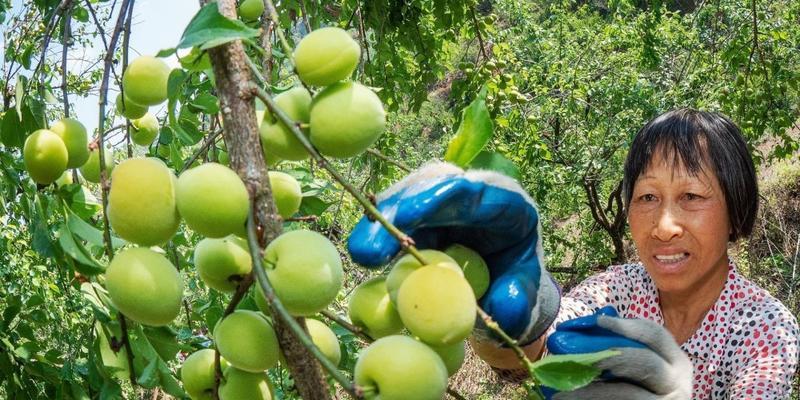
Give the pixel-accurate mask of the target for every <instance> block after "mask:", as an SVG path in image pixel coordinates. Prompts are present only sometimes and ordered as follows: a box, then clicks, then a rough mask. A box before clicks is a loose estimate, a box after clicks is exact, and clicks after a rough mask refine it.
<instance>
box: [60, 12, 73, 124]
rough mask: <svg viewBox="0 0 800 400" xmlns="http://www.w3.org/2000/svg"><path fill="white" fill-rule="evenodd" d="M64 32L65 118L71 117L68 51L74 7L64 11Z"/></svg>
mask: <svg viewBox="0 0 800 400" xmlns="http://www.w3.org/2000/svg"><path fill="white" fill-rule="evenodd" d="M63 18H64V34H63V35H62V40H61V41H62V42H63V43H62V46H61V49H62V50H61V95H62V98H63V99H64V118H69V94H68V92H67V53H68V52H69V42H70V40H71V39H70V29H71V23H72V7H70V8H69V9H67V10H66V12H65V13H64V17H63Z"/></svg>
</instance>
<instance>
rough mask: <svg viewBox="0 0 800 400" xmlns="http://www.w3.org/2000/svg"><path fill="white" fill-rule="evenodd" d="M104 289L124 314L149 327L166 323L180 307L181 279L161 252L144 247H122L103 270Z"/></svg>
mask: <svg viewBox="0 0 800 400" xmlns="http://www.w3.org/2000/svg"><path fill="white" fill-rule="evenodd" d="M106 289H107V290H108V297H110V298H111V301H112V302H113V303H114V306H116V307H117V309H118V310H119V311H120V312H122V314H124V315H125V316H126V317H128V318H130V319H132V320H134V321H136V322H139V323H142V324H145V325H151V326H163V325H167V324H169V323H170V322H172V320H174V319H175V317H177V316H178V312H180V309H181V300H182V299H183V281H182V280H181V276H180V274H178V270H177V269H175V267H174V266H173V265H172V263H170V262H169V260H167V259H166V257H164V256H163V255H161V254H158V253H156V252H154V251H152V250H150V249H147V248H144V247H134V248H130V249H127V250H123V251H121V252H119V253H117V255H116V256H114V259H112V260H111V263H110V264H109V265H108V269H107V270H106Z"/></svg>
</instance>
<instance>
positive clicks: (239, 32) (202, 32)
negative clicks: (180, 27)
mask: <svg viewBox="0 0 800 400" xmlns="http://www.w3.org/2000/svg"><path fill="white" fill-rule="evenodd" d="M256 36H258V30H257V29H253V28H250V27H248V26H247V25H245V24H244V22H241V21H238V20H232V19H228V18H226V17H224V16H223V15H222V14H220V13H219V9H218V8H217V3H215V2H211V3H208V4H206V5H205V6H204V7H203V8H201V9H200V11H198V12H197V14H195V16H194V18H192V20H191V21H190V22H189V25H188V26H187V27H186V30H184V31H183V35H182V36H181V41H180V43H178V45H177V46H175V49H166V50H162V51H161V52H159V54H158V55H159V57H164V56H166V55H170V54H173V53H174V52H175V50H176V49H185V48H189V47H195V46H197V47H199V48H200V49H201V50H206V49H210V48H212V47H216V46H219V45H222V44H225V43H228V42H231V41H234V40H237V39H242V40H247V39H249V38H253V37H256Z"/></svg>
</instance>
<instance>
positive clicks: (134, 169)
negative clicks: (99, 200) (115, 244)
mask: <svg viewBox="0 0 800 400" xmlns="http://www.w3.org/2000/svg"><path fill="white" fill-rule="evenodd" d="M175 181H176V179H175V174H173V173H172V170H170V169H169V168H167V165H166V164H164V162H163V161H161V160H159V159H157V158H130V159H127V160H125V161H123V162H121V163H120V164H119V165H118V166H117V167H116V168H114V172H113V173H112V174H111V191H110V192H109V195H108V219H109V221H110V222H111V228H112V229H114V232H116V233H117V234H118V235H119V236H120V237H121V238H123V239H125V240H127V241H129V242H133V243H136V244H138V245H141V246H155V245H160V244H163V243H166V242H167V241H168V240H169V239H170V238H172V235H174V234H175V232H177V231H178V224H179V223H180V216H179V214H178V208H177V206H176V202H175Z"/></svg>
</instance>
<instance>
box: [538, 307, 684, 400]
mask: <svg viewBox="0 0 800 400" xmlns="http://www.w3.org/2000/svg"><path fill="white" fill-rule="evenodd" d="M547 349H548V350H549V351H550V353H551V354H577V353H593V352H597V351H602V350H608V349H614V350H617V351H619V352H620V354H619V355H617V356H613V357H609V358H607V359H605V360H601V361H599V362H597V364H595V366H596V367H598V368H600V369H602V370H603V374H602V375H601V377H600V379H598V380H596V381H595V382H592V383H591V384H589V385H588V386H585V387H583V388H580V389H578V390H574V391H571V392H563V393H556V394H554V395H552V399H554V400H564V399H567V400H570V399H597V400H605V399H621V400H625V399H632V400H651V399H652V400H656V399H659V400H687V399H690V398H691V396H692V376H693V372H692V362H691V361H690V360H689V357H687V356H686V354H685V353H684V352H683V350H681V348H680V346H678V344H677V343H676V342H675V339H674V338H673V337H672V334H670V333H669V331H667V330H666V329H665V328H664V327H662V326H661V325H659V324H657V323H655V322H653V321H650V320H646V319H625V318H619V317H617V313H616V311H615V310H614V308H613V307H611V306H607V307H604V308H601V309H600V310H598V311H597V312H596V313H595V314H592V315H589V316H585V317H580V318H576V319H572V320H569V321H565V322H563V323H561V324H559V325H558V326H557V327H556V331H555V332H554V333H552V334H551V335H550V337H548V338H547ZM549 394H552V393H548V395H549ZM548 398H551V397H550V396H548Z"/></svg>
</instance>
